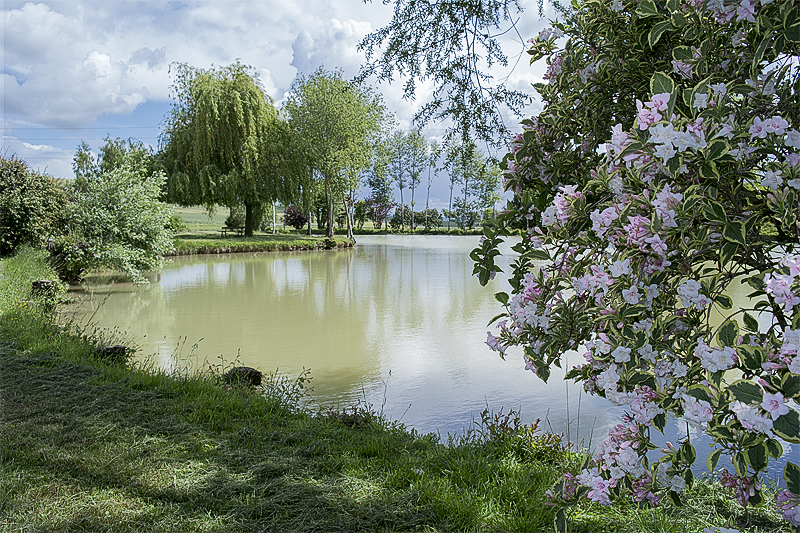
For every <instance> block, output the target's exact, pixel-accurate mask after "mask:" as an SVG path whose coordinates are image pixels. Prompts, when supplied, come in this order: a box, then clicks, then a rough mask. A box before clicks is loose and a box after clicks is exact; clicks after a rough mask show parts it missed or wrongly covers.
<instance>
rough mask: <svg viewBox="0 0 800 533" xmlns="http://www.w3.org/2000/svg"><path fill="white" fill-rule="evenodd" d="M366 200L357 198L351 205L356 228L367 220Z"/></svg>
mask: <svg viewBox="0 0 800 533" xmlns="http://www.w3.org/2000/svg"><path fill="white" fill-rule="evenodd" d="M367 216H368V213H367V202H366V201H364V200H359V201H358V202H356V203H355V205H354V206H353V222H354V223H355V225H356V228H358V229H361V228H363V227H364V223H365V222H366V221H367Z"/></svg>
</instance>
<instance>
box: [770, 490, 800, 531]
mask: <svg viewBox="0 0 800 533" xmlns="http://www.w3.org/2000/svg"><path fill="white" fill-rule="evenodd" d="M776 500H777V503H778V509H779V510H780V511H781V512H782V514H783V519H784V520H786V521H787V522H789V523H791V524H792V525H793V526H795V527H800V495H797V494H794V493H793V492H790V491H788V490H782V491H781V492H779V493H778V496H777V498H776Z"/></svg>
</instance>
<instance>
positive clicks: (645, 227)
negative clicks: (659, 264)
mask: <svg viewBox="0 0 800 533" xmlns="http://www.w3.org/2000/svg"><path fill="white" fill-rule="evenodd" d="M622 228H623V229H624V230H625V232H626V233H627V234H628V235H627V244H628V246H637V247H641V246H642V245H643V244H644V243H645V239H646V238H647V237H649V236H650V235H652V234H651V232H650V220H649V219H648V218H647V217H643V216H641V215H633V216H632V217H628V224H627V225H625V226H623V227H622Z"/></svg>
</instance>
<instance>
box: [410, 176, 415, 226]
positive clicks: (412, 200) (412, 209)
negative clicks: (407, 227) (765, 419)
mask: <svg viewBox="0 0 800 533" xmlns="http://www.w3.org/2000/svg"><path fill="white" fill-rule="evenodd" d="M414 189H415V188H414V187H411V233H414Z"/></svg>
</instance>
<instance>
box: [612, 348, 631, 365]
mask: <svg viewBox="0 0 800 533" xmlns="http://www.w3.org/2000/svg"><path fill="white" fill-rule="evenodd" d="M611 356H612V357H613V358H614V362H616V363H627V362H628V361H630V360H631V349H630V348H626V347H625V346H617V347H616V348H615V349H614V351H613V352H611Z"/></svg>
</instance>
